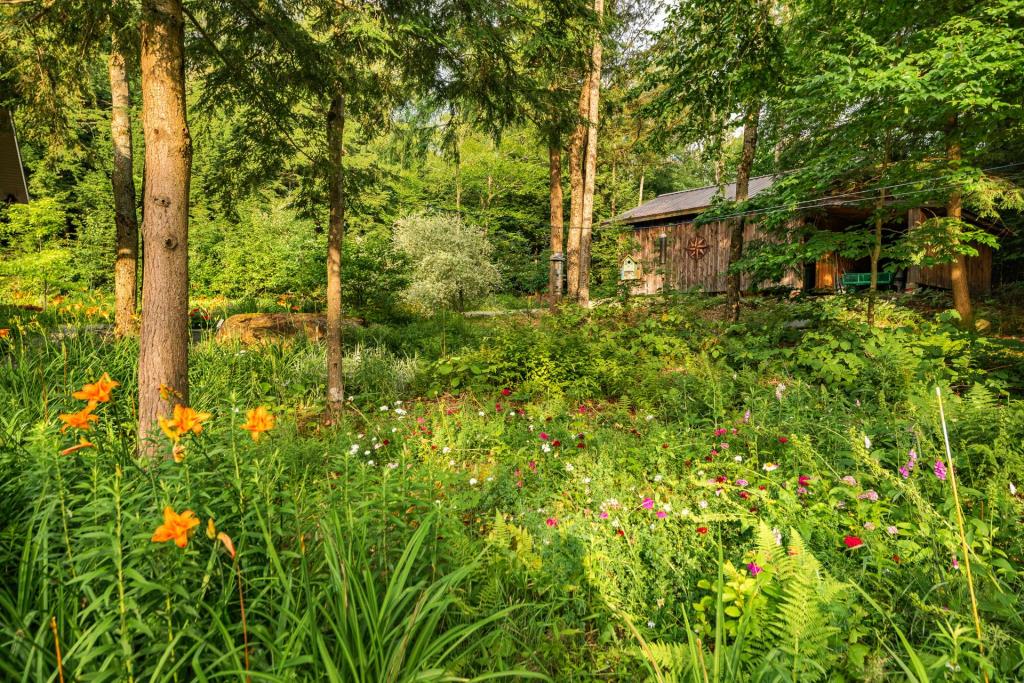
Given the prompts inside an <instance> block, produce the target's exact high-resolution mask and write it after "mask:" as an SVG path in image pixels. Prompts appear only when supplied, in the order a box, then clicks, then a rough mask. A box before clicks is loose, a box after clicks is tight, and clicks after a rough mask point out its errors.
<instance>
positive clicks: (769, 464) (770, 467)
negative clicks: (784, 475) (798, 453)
mask: <svg viewBox="0 0 1024 683" xmlns="http://www.w3.org/2000/svg"><path fill="white" fill-rule="evenodd" d="M761 469H763V470H764V471H765V472H774V471H775V470H777V469H779V466H778V465H776V464H775V463H773V462H766V463H765V464H763V465H761Z"/></svg>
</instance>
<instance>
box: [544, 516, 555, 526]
mask: <svg viewBox="0 0 1024 683" xmlns="http://www.w3.org/2000/svg"><path fill="white" fill-rule="evenodd" d="M545 524H547V525H548V526H558V520H557V519H555V518H554V517H548V519H547V521H546V522H545Z"/></svg>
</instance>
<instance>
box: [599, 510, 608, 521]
mask: <svg viewBox="0 0 1024 683" xmlns="http://www.w3.org/2000/svg"><path fill="white" fill-rule="evenodd" d="M598 516H599V517H600V518H601V519H608V512H607V511H605V512H602V513H601V514H600V515H598Z"/></svg>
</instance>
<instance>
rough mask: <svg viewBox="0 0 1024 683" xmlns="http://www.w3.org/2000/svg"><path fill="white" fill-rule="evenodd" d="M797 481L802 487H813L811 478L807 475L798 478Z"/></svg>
mask: <svg viewBox="0 0 1024 683" xmlns="http://www.w3.org/2000/svg"><path fill="white" fill-rule="evenodd" d="M796 481H797V483H798V484H800V485H801V486H810V485H811V478H810V477H808V476H807V475H806V474H801V475H800V476H799V477H797V480H796Z"/></svg>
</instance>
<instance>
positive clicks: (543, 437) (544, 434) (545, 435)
mask: <svg viewBox="0 0 1024 683" xmlns="http://www.w3.org/2000/svg"><path fill="white" fill-rule="evenodd" d="M538 436H539V437H540V440H541V441H547V440H548V439H549V438H550V437H549V436H548V433H547V432H541V433H540V434H538Z"/></svg>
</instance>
